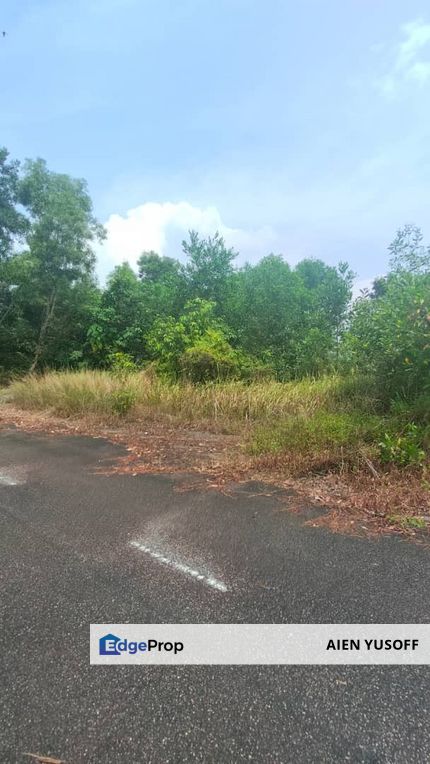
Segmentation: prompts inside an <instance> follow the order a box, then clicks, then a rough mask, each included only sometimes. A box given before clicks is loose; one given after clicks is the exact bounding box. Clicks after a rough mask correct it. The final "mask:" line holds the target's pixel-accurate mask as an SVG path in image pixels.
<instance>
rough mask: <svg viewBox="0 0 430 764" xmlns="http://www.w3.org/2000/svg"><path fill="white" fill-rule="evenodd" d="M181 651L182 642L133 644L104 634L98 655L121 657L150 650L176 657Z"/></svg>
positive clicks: (112, 635) (151, 641)
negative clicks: (171, 653) (125, 654)
mask: <svg viewBox="0 0 430 764" xmlns="http://www.w3.org/2000/svg"><path fill="white" fill-rule="evenodd" d="M183 649H184V643H183V642H159V641H158V640H157V639H148V640H146V641H145V640H142V641H141V642H135V641H131V640H128V639H122V638H121V637H117V636H116V635H115V634H105V635H104V637H100V639H99V655H121V654H122V653H128V654H129V655H136V653H146V652H151V650H155V651H157V652H161V651H165V652H168V653H170V652H173V653H174V654H175V655H176V653H180V652H181V651H182V650H183Z"/></svg>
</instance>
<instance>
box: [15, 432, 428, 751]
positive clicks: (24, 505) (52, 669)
mask: <svg viewBox="0 0 430 764" xmlns="http://www.w3.org/2000/svg"><path fill="white" fill-rule="evenodd" d="M124 453H125V452H124V450H123V449H122V448H120V447H117V446H114V445H112V444H110V443H108V442H106V441H104V440H101V439H90V438H82V437H58V436H56V437H54V436H49V435H46V436H45V435H40V434H37V435H36V434H25V433H22V432H18V431H15V430H13V429H10V430H3V431H2V432H1V433H0V587H1V600H0V618H1V629H0V761H1V762H2V764H9V763H14V762H25V761H30V759H28V758H25V757H23V756H22V753H23V752H24V751H30V752H38V753H40V754H44V755H45V756H47V755H51V756H56V757H58V758H59V759H63V760H65V761H66V762H67V763H68V764H81V762H91V763H94V764H132V763H133V764H138V763H139V764H140V762H142V763H143V762H145V763H146V764H150V763H151V764H152V763H154V764H159V763H166V764H167V763H170V762H223V763H225V762H242V761H247V762H250V761H251V762H259V763H260V762H270V763H271V762H282V763H283V764H284V763H285V762H294V763H295V764H300V763H301V762H303V763H305V762H306V764H307V763H308V762H330V763H331V762H368V763H369V764H370V762H372V764H373V763H376V762H387V763H388V762H389V763H390V764H393V763H396V762H399V764H400V763H401V764H404V763H405V762H408V764H414V763H415V762H417V763H418V762H419V763H421V762H423V763H424V762H428V761H429V760H430V719H429V690H430V669H429V668H428V667H419V666H418V667H411V668H408V667H393V666H391V667H371V666H367V667H324V666H321V667H307V666H306V667H288V666H284V667H264V666H262V667H260V666H259V667H252V666H249V667H241V666H237V667H206V666H204V667H199V666H195V667H187V666H182V667H162V666H159V667H155V666H153V667H150V668H148V667H142V666H122V667H102V666H90V665H89V624H90V623H91V622H93V623H104V622H110V623H124V622H130V623H180V622H184V623H196V622H201V623H212V622H215V623H216V622H220V623H223V622H224V623H228V622H232V623H234V622H245V623H256V622H262V623H271V622H274V623H280V622H291V623H300V622H304V623H312V622H315V623H318V622H323V623H327V622H333V623H358V622H362V623H369V622H377V623H396V622H398V623H410V622H429V620H430V619H429V603H430V586H429V583H430V568H429V560H430V554H429V552H426V550H425V549H423V548H420V547H418V546H417V545H414V544H412V543H409V542H406V541H403V540H399V539H396V538H393V537H385V538H382V539H379V540H368V539H358V538H354V537H347V536H342V535H339V534H333V533H331V532H329V531H327V530H323V529H320V528H313V527H311V526H309V525H308V526H306V525H304V520H303V516H301V515H297V514H295V513H292V512H288V511H280V510H281V509H282V505H281V504H280V503H279V501H278V500H277V499H276V497H273V496H264V495H258V493H259V491H258V490H257V487H256V486H244V487H243V486H242V487H239V488H238V491H237V493H236V494H235V495H234V496H233V497H231V496H226V495H224V494H222V493H219V492H210V491H199V492H196V491H192V492H180V491H179V492H178V491H177V490H175V487H177V483H178V480H177V478H176V479H175V478H174V477H168V476H160V475H138V476H135V477H133V476H132V475H111V476H107V475H101V474H97V469H98V468H99V467H100V466H101V465H104V466H106V465H107V464H109V463H110V461H112V460H114V459H115V458H116V457H117V456H121V455H122V454H124ZM260 493H261V490H260ZM291 501H294V499H293V498H292V499H291ZM310 511H311V510H310ZM133 541H139V542H140V543H142V544H144V545H145V546H146V547H147V548H148V549H149V550H153V551H154V550H155V551H156V550H160V549H161V550H162V551H163V554H164V555H167V556H170V557H169V559H172V560H176V561H177V560H181V561H182V563H183V564H184V565H189V566H190V567H191V566H194V567H196V568H198V569H199V570H203V571H209V573H207V574H206V578H210V577H211V576H212V577H213V578H214V579H215V580H216V581H218V582H221V583H222V584H223V585H224V586H225V589H226V590H223V587H221V588H216V587H214V586H211V585H210V584H208V582H207V580H204V579H200V580H197V579H196V578H193V577H192V576H188V575H187V573H186V571H185V572H184V570H183V569H182V570H181V569H179V568H175V566H174V565H163V564H160V562H159V560H157V559H156V558H155V557H154V556H152V555H151V553H149V552H148V553H142V551H141V550H139V549H138V548H137V547H136V546H134V547H133V545H132V544H131V542H133Z"/></svg>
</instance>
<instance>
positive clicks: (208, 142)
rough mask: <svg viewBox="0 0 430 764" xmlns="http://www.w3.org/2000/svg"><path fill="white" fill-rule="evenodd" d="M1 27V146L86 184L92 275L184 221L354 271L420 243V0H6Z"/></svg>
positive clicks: (167, 242)
mask: <svg viewBox="0 0 430 764" xmlns="http://www.w3.org/2000/svg"><path fill="white" fill-rule="evenodd" d="M0 27H1V28H2V29H4V30H5V31H6V32H7V35H6V37H4V38H3V37H0V67H1V74H2V76H1V85H0V88H1V110H0V144H4V145H5V146H7V147H8V148H9V150H10V152H11V154H12V155H13V156H14V157H17V158H20V159H23V158H25V157H27V156H30V157H36V156H42V157H44V158H45V159H46V160H47V161H48V164H49V166H50V167H51V168H52V169H54V170H57V171H62V172H68V173H71V174H72V175H75V176H81V177H85V178H86V179H87V181H88V183H89V188H90V192H91V195H92V197H93V199H94V204H95V209H96V213H97V215H98V216H99V218H100V219H101V220H102V222H104V223H106V224H107V229H108V233H109V236H108V240H107V242H106V244H105V245H104V246H103V248H102V249H100V251H99V253H98V254H99V259H100V265H99V272H100V274H101V275H103V274H105V273H106V272H107V271H108V270H109V269H111V268H112V266H113V265H114V264H115V263H118V262H122V260H123V259H125V258H126V259H129V260H131V261H132V262H133V261H134V260H135V259H136V257H137V256H138V255H139V253H140V252H141V251H142V250H143V249H144V248H154V249H157V250H158V251H160V253H162V254H169V255H178V254H179V249H180V248H179V242H180V239H181V238H183V236H184V233H185V232H186V230H187V229H188V228H190V227H193V228H197V229H199V230H200V231H201V232H202V233H203V234H208V233H213V232H214V230H215V229H216V228H218V229H220V230H221V232H222V233H223V234H224V236H225V238H226V240H227V241H228V243H229V244H232V245H234V246H235V247H236V249H238V250H240V252H241V260H242V261H243V260H244V259H248V260H251V261H255V260H256V259H258V258H259V257H261V256H263V255H265V254H267V253H268V252H270V251H274V252H277V253H278V252H279V253H282V254H283V255H284V256H285V257H286V258H287V260H289V261H290V262H291V263H294V262H297V260H299V259H300V258H302V257H304V256H313V257H321V258H322V259H324V260H325V261H326V262H329V263H336V262H338V261H339V260H340V259H345V260H348V262H349V263H350V264H351V265H352V267H353V268H354V270H355V271H356V272H357V274H358V276H359V279H360V280H361V281H365V280H367V279H369V278H371V277H373V276H375V275H378V274H379V273H382V272H383V271H384V269H385V267H386V263H387V252H386V248H387V245H388V244H389V242H390V241H391V240H392V239H393V237H394V234H395V231H396V229H397V228H398V227H399V226H401V225H403V224H404V223H405V222H415V223H417V224H418V225H420V226H421V227H422V229H423V231H424V234H425V236H426V238H427V240H428V239H429V237H430V225H429V201H430V200H429V186H430V140H429V138H430V136H429V133H430V7H429V5H428V2H425V0H422V1H421V2H420V1H415V0H411V1H410V2H408V3H405V2H404V1H403V0H385V1H384V0H379V2H376V1H375V0H356V1H355V2H353V1H352V0H332V2H328V3H327V2H323V1H322V0H321V2H316V0H303V1H302V2H300V3H297V2H290V1H289V0H264V2H262V1H260V0H253V2H251V0H216V2H215V1H214V0H170V1H168V0H152V1H151V2H147V0H84V1H83V0H75V2H73V3H70V2H59V0H56V1H55V2H49V0H44V2H42V3H38V2H36V1H35V0H30V1H29V0H27V1H26V0H20V2H19V3H17V2H10V1H9V0H6V2H4V1H3V3H2V8H1V11H0Z"/></svg>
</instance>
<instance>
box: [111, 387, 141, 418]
mask: <svg viewBox="0 0 430 764" xmlns="http://www.w3.org/2000/svg"><path fill="white" fill-rule="evenodd" d="M135 403H136V393H135V391H134V390H130V389H129V388H127V387H123V388H120V389H119V390H114V391H113V392H112V394H111V407H112V411H113V412H114V414H118V416H125V414H128V412H129V411H131V409H132V408H133V406H134V405H135Z"/></svg>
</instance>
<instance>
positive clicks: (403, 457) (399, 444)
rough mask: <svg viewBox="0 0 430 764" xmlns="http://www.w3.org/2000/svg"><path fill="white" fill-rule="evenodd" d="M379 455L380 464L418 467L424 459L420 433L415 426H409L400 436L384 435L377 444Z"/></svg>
mask: <svg viewBox="0 0 430 764" xmlns="http://www.w3.org/2000/svg"><path fill="white" fill-rule="evenodd" d="M379 453H380V459H381V462H382V463H384V464H396V465H397V466H398V467H408V466H416V467H419V466H420V465H422V464H423V462H424V459H425V451H424V449H423V448H422V432H421V431H420V429H419V428H418V427H417V425H416V424H409V425H408V426H407V428H406V430H405V432H404V433H403V434H402V435H390V434H389V433H385V435H384V437H383V439H382V440H381V441H380V443H379Z"/></svg>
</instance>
